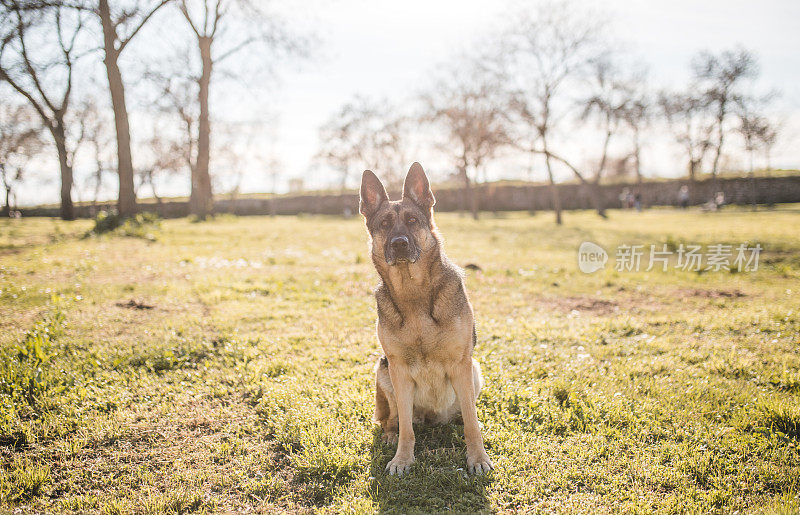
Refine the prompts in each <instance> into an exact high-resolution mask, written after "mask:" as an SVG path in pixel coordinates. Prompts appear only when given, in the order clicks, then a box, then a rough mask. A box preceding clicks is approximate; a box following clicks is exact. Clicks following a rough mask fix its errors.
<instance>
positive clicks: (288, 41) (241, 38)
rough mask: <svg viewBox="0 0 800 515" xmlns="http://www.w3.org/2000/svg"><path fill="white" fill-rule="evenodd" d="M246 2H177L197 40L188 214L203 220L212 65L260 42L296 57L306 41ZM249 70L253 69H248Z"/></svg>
mask: <svg viewBox="0 0 800 515" xmlns="http://www.w3.org/2000/svg"><path fill="white" fill-rule="evenodd" d="M264 5H266V4H260V3H258V2H252V1H250V0H180V2H179V7H180V12H181V14H182V15H183V18H184V19H185V20H186V22H187V24H188V25H189V27H190V28H191V30H192V32H193V33H194V35H195V36H196V38H197V49H198V51H199V55H200V72H199V75H198V76H197V77H196V83H197V86H198V88H197V103H198V106H199V109H198V111H199V112H198V121H197V135H196V137H195V139H196V142H197V144H196V154H195V155H194V157H193V159H194V165H193V166H192V190H191V197H190V201H189V205H190V210H191V212H192V213H193V214H194V215H196V216H198V217H199V218H201V219H203V218H205V217H206V216H207V215H208V214H209V213H210V212H211V210H212V208H213V193H212V183H211V177H210V175H209V162H210V152H211V121H210V108H209V92H210V88H211V79H212V71H213V70H214V68H215V67H216V66H218V65H219V64H220V63H222V62H223V61H225V60H226V59H228V58H230V57H231V56H232V55H235V54H237V53H239V52H241V51H242V50H243V49H245V48H247V47H250V46H253V45H260V47H261V48H262V49H266V50H267V51H269V52H272V53H273V54H275V53H281V52H285V53H287V54H290V55H301V54H304V53H305V51H306V50H307V41H306V40H305V39H304V38H301V37H299V36H298V35H296V34H292V33H290V32H289V31H288V30H287V25H286V23H285V21H284V20H282V19H281V17H280V16H278V14H277V13H275V12H267V11H266V10H265V9H264ZM248 71H250V72H252V70H248Z"/></svg>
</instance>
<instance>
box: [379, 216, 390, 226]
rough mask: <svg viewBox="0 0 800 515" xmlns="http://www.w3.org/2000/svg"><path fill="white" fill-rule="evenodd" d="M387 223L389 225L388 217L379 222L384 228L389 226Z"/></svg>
mask: <svg viewBox="0 0 800 515" xmlns="http://www.w3.org/2000/svg"><path fill="white" fill-rule="evenodd" d="M389 225H391V222H390V221H389V219H388V218H386V219H384V220H383V221H382V222H381V227H384V228H386V227H389Z"/></svg>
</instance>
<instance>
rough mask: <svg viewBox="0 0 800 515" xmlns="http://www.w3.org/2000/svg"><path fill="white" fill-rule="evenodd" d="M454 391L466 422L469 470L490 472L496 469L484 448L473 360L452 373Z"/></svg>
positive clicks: (462, 364) (465, 361)
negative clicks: (476, 402)
mask: <svg viewBox="0 0 800 515" xmlns="http://www.w3.org/2000/svg"><path fill="white" fill-rule="evenodd" d="M451 381H452V383H453V389H454V390H455V391H456V396H458V402H459V404H460V406H461V418H462V419H463V420H464V440H466V443H467V470H469V471H470V472H472V473H475V474H481V473H483V472H489V470H491V469H493V468H494V465H492V460H491V459H489V455H488V454H486V449H485V448H484V447H483V437H482V436H481V428H480V422H478V410H477V408H476V407H475V382H474V376H473V369H472V358H470V357H467V358H466V359H464V360H462V361H461V362H459V363H457V364H456V365H455V366H454V367H453V369H452V372H451Z"/></svg>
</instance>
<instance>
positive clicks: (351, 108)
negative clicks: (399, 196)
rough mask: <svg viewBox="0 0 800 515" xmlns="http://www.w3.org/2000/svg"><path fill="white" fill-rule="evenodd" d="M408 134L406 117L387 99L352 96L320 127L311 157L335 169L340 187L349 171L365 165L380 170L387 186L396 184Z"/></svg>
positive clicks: (404, 162)
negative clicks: (338, 175)
mask: <svg viewBox="0 0 800 515" xmlns="http://www.w3.org/2000/svg"><path fill="white" fill-rule="evenodd" d="M409 134H410V127H409V118H408V117H406V116H404V115H402V114H400V113H398V112H396V110H395V108H394V107H392V106H391V105H390V104H389V103H388V102H387V101H385V100H382V101H378V102H372V101H370V100H367V99H366V98H363V97H356V98H355V99H353V100H352V101H350V102H348V103H346V104H345V105H343V106H342V107H341V108H340V109H339V110H338V111H337V112H336V113H335V114H334V115H333V116H331V118H330V119H329V120H328V121H327V122H326V123H325V124H324V125H322V127H320V129H319V141H320V147H319V150H318V151H317V154H316V156H315V159H316V160H317V161H320V162H323V163H325V164H327V165H328V166H330V167H332V168H333V169H335V170H337V171H338V172H339V174H340V185H341V189H342V190H344V189H346V187H347V182H348V179H349V178H350V173H351V172H353V171H358V170H362V169H365V168H368V169H371V170H379V171H381V172H382V173H383V174H384V176H386V177H387V178H388V185H389V188H390V189H392V188H399V187H400V186H401V185H402V180H403V175H402V170H403V169H404V167H405V166H406V165H407V163H408V161H409V154H410V152H409V145H410V143H409Z"/></svg>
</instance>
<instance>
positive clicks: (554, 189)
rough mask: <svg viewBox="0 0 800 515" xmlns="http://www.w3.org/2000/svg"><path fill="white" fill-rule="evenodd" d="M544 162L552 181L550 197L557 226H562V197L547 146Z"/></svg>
mask: <svg viewBox="0 0 800 515" xmlns="http://www.w3.org/2000/svg"><path fill="white" fill-rule="evenodd" d="M544 151H545V154H544V162H545V165H546V166H547V176H548V178H549V179H550V195H551V197H552V199H553V211H554V212H555V214H556V224H557V225H561V223H562V220H561V196H560V195H559V192H558V184H556V181H555V178H554V177H553V167H552V165H551V164H550V154H549V153H547V146H546V145H545V147H544Z"/></svg>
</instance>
